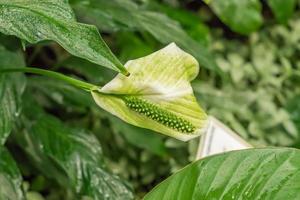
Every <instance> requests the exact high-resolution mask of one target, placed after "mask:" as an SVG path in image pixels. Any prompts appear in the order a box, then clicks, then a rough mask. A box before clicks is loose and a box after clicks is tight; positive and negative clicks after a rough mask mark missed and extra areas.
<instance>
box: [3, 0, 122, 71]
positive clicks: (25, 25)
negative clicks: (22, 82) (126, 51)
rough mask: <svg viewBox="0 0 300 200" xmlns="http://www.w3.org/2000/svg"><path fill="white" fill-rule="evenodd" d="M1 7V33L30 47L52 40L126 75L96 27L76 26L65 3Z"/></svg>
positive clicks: (10, 1)
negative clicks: (25, 42)
mask: <svg viewBox="0 0 300 200" xmlns="http://www.w3.org/2000/svg"><path fill="white" fill-rule="evenodd" d="M0 5H1V8H0V16H1V18H0V32H2V33H4V34H7V35H15V36H17V37H19V38H20V39H22V40H26V41H28V42H30V43H37V42H40V41H44V40H54V41H56V42H57V43H59V44H60V45H61V46H62V47H64V48H65V49H66V50H67V51H68V52H70V53H71V54H73V55H75V56H78V57H81V58H85V59H87V60H89V61H91V62H94V63H96V64H99V65H102V66H105V67H108V68H111V69H114V70H116V71H120V72H122V73H124V74H127V73H128V72H127V71H126V69H125V68H124V67H123V65H122V64H121V63H120V62H119V61H118V59H117V58H116V57H115V56H114V55H113V54H112V52H111V51H110V49H109V48H108V47H107V46H106V44H105V42H104V41H103V40H102V38H101V36H100V34H99V32H98V30H97V29H96V27H94V26H91V25H86V24H81V23H78V22H76V19H75V16H74V13H73V11H72V10H71V8H70V6H69V4H68V3H67V2H66V1H64V0H55V1H47V0H43V1H37V0H27V1H18V0H1V1H0Z"/></svg>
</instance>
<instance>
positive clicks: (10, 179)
mask: <svg viewBox="0 0 300 200" xmlns="http://www.w3.org/2000/svg"><path fill="white" fill-rule="evenodd" d="M21 186H22V176H21V174H20V171H19V169H18V167H17V165H16V163H15V161H14V159H13V158H12V157H11V155H10V153H9V152H8V151H7V150H6V149H5V148H4V147H0V199H3V200H4V199H5V200H16V199H17V200H22V199H24V196H23V191H22V189H21Z"/></svg>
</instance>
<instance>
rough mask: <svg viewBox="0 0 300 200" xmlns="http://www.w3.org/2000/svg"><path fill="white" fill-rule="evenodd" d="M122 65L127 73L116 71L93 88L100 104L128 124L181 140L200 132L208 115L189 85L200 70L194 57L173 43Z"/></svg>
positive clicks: (197, 134) (93, 93) (195, 135)
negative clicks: (104, 83)
mask: <svg viewBox="0 0 300 200" xmlns="http://www.w3.org/2000/svg"><path fill="white" fill-rule="evenodd" d="M125 66H126V67H127V69H128V70H129V71H130V72H131V75H130V77H124V76H122V75H117V76H116V77H115V78H114V79H113V80H112V81H110V82H109V83H107V84H106V85H105V86H104V87H103V88H101V89H98V90H94V91H92V95H93V97H94V99H95V101H96V103H97V104H98V105H99V106H100V107H102V108H103V109H105V110H107V111H108V112H110V113H112V114H113V115H116V116H118V117H119V118H121V119H123V120H124V121H126V122H128V123H130V124H133V125H135V126H139V127H143V128H148V129H151V130H155V131H157V132H160V133H163V134H166V135H169V136H171V137H175V138H177V139H180V140H183V141H186V140H189V139H191V138H194V137H197V136H199V135H200V134H201V132H202V131H203V129H204V128H205V127H206V121H207V120H206V119H207V116H206V114H205V112H204V111H203V110H202V109H201V108H200V106H199V105H198V104H197V101H196V98H195V97H194V94H193V89H192V87H191V85H190V81H191V80H193V79H194V78H195V77H196V76H197V74H198V71H199V67H198V63H197V61H196V60H195V58H193V57H192V56H191V55H189V54H187V53H185V52H184V51H182V50H181V49H180V48H178V47H177V46H176V45H175V44H174V43H173V44H170V45H168V46H167V47H165V48H163V49H161V50H159V51H157V52H155V53H153V54H150V55H148V56H146V57H142V58H139V59H136V60H132V61H129V62H127V63H126V65H125Z"/></svg>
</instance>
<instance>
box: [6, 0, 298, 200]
mask: <svg viewBox="0 0 300 200" xmlns="http://www.w3.org/2000/svg"><path fill="white" fill-rule="evenodd" d="M70 4H71V6H72V8H73V10H74V11H75V14H76V16H77V19H78V20H79V21H80V22H84V23H89V24H94V25H96V26H97V27H98V28H99V30H100V31H101V34H102V36H103V37H104V39H105V41H106V42H107V43H108V45H109V46H110V47H111V49H112V50H113V52H114V53H115V54H116V55H117V57H118V58H119V59H120V60H121V61H122V62H123V63H125V62H126V61H127V60H130V59H135V58H138V57H141V56H145V55H147V54H150V53H152V52H154V51H156V50H158V49H159V48H161V47H163V46H164V45H165V44H167V43H170V42H176V43H177V44H178V45H179V46H181V47H182V48H184V49H185V50H186V51H188V52H189V53H191V54H193V55H194V56H195V57H196V58H197V59H198V61H199V63H200V66H201V71H200V74H199V76H198V77H197V79H196V80H195V81H194V82H193V83H192V84H193V88H194V92H195V94H196V96H197V98H198V101H199V103H200V104H201V105H202V106H203V107H204V108H205V110H206V111H207V112H208V113H209V114H210V115H213V116H215V117H217V118H218V119H220V120H221V121H222V122H224V123H225V124H227V125H228V126H229V127H230V128H232V129H233V130H235V131H236V132H237V133H239V134H240V135H241V137H243V138H244V139H245V140H247V141H248V142H249V143H251V144H252V145H254V146H256V147H261V146H294V147H296V148H300V139H299V138H300V137H299V136H300V103H299V102H300V57H299V53H300V20H299V16H300V12H299V7H300V2H299V1H296V0H284V1H283V0H268V1H267V0H262V1H259V0H226V1H225V0H206V1H205V2H203V1H200V0H184V1H183V0H160V1H159V0H157V1H156V0H110V1H107V0H70ZM0 41H1V44H2V45H3V46H1V48H0V52H1V53H0V56H1V65H2V66H7V67H20V66H34V67H40V68H45V69H50V70H55V71H60V72H62V73H64V74H68V75H70V76H74V77H77V78H81V79H84V80H87V81H89V82H92V83H94V84H98V85H100V86H101V85H104V84H105V83H107V82H108V81H109V80H111V78H112V77H114V76H115V75H116V73H115V72H113V71H111V70H109V69H104V68H99V67H95V65H94V64H92V63H90V62H88V61H85V60H83V59H80V58H77V57H74V56H72V55H70V54H69V53H67V52H66V51H65V50H63V49H62V48H61V47H60V46H59V45H57V44H56V43H53V42H41V43H39V44H37V45H29V44H27V46H26V51H22V49H21V45H20V44H21V43H20V41H19V40H17V39H16V38H13V37H8V36H4V35H1V37H0ZM4 79H5V80H6V81H3V80H4ZM4 82H5V83H4ZM25 86H26V87H25ZM9 87H11V88H9ZM0 88H2V89H1V90H0V91H1V95H0V96H1V106H2V107H1V108H0V113H1V116H5V115H7V116H12V117H6V118H5V119H6V121H5V120H2V121H1V120H0V125H1V129H2V131H1V132H0V133H1V134H2V133H3V134H4V135H5V134H6V135H7V137H8V135H9V132H10V131H11V129H13V127H12V125H10V122H11V121H16V124H15V128H14V131H13V133H12V135H11V136H10V137H9V138H8V142H7V143H6V146H7V148H8V149H9V151H10V153H11V154H12V156H13V157H14V159H15V160H16V161H17V166H18V167H19V169H20V173H21V174H22V176H23V179H24V180H23V182H22V183H21V181H20V179H18V178H16V180H15V183H18V184H22V185H23V189H24V190H26V193H27V197H28V199H36V200H37V199H49V200H50V199H73V198H75V197H74V196H73V194H72V191H76V193H78V194H80V195H81V196H82V198H83V199H88V198H87V197H85V196H93V195H98V194H95V191H96V188H97V187H98V188H99V187H101V188H107V190H110V189H112V187H113V188H117V189H116V191H117V192H118V193H119V194H122V195H125V196H126V197H128V198H131V194H130V192H129V193H128V192H127V190H129V191H130V190H131V189H132V190H133V191H134V193H135V194H136V195H137V196H138V197H142V196H143V195H144V194H145V193H146V192H147V191H149V190H150V189H152V188H153V187H154V186H155V185H156V184H158V183H159V182H161V181H162V180H164V179H165V178H166V177H168V176H169V175H170V174H172V173H173V172H174V171H176V170H178V169H180V168H182V167H183V166H185V165H186V164H188V163H189V162H190V161H193V159H194V156H195V153H196V149H197V145H198V139H195V140H192V141H190V142H188V143H184V142H180V141H177V140H175V139H172V138H167V137H165V136H162V135H160V134H156V133H153V132H152V131H149V130H145V129H141V128H137V127H133V126H131V125H128V124H126V123H124V122H122V121H121V120H119V119H117V118H115V117H113V116H112V115H110V114H109V113H106V112H104V111H103V110H100V108H99V107H97V106H96V105H95V103H94V102H93V100H92V99H91V97H90V95H89V94H87V93H85V92H82V91H80V90H77V89H76V88H73V87H71V86H69V85H66V84H64V83H60V82H59V81H56V80H55V81H53V80H52V79H48V78H45V77H37V76H34V75H26V78H25V76H23V75H20V74H19V75H18V77H17V76H16V75H9V76H5V77H4V76H1V84H0ZM9 91H12V92H9ZM21 94H23V95H22V97H21ZM12 99H13V100H12ZM4 101H7V102H10V103H11V102H13V103H11V104H12V105H11V106H10V110H7V109H6V108H7V107H3V105H7V104H5V103H3V102H4ZM32 105H34V106H32ZM21 108H22V109H21ZM21 110H22V112H21ZM11 113H14V114H13V115H11ZM3 119H4V118H3ZM2 138H6V136H5V137H2ZM14 141H18V142H17V143H15V142H14ZM3 142H4V141H3ZM100 146H101V148H100ZM60 147H66V148H60ZM0 150H1V149H0ZM0 153H1V154H3V155H4V154H5V155H6V154H8V152H6V150H1V152H0ZM28 160H30V161H32V162H28ZM41 160H43V161H44V162H43V163H44V164H42V163H41ZM7 162H13V161H12V160H10V158H8V161H7ZM77 164H78V165H77ZM0 170H1V164H0ZM12 170H13V169H12ZM79 172H81V173H83V174H81V175H80V177H81V178H80V179H78V177H76V176H78V173H79ZM12 173H13V172H12ZM16 173H19V172H16ZM111 173H112V174H114V175H112V174H111ZM95 174H99V176H98V177H105V179H104V178H103V179H104V180H99V178H98V180H96V179H95V180H91V179H93V176H96V175H95ZM115 175H118V176H119V177H120V178H119V177H116V176H115ZM85 182H89V183H93V184H94V185H92V184H90V185H89V186H87V187H86V188H85V187H82V184H83V183H85ZM107 182H109V184H105V183H107ZM119 182H122V186H120V185H119ZM125 182H126V183H125ZM96 183H97V184H101V186H98V185H97V184H96ZM123 183H124V184H123ZM66 185H70V187H62V186H66ZM103 185H104V186H103ZM109 188H110V189H109ZM128 188H131V189H128ZM97 192H99V193H101V191H97ZM123 192H124V193H123ZM112 193H114V192H112ZM99 195H101V194H99ZM107 198H108V197H107Z"/></svg>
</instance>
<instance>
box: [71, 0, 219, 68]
mask: <svg viewBox="0 0 300 200" xmlns="http://www.w3.org/2000/svg"><path fill="white" fill-rule="evenodd" d="M71 4H72V7H73V8H74V10H75V11H76V13H77V14H78V15H79V17H80V18H81V19H82V20H83V21H85V22H99V23H97V26H98V27H99V28H100V29H106V30H112V31H116V30H120V29H131V30H136V29H137V30H140V31H147V32H149V33H150V34H151V35H153V36H154V37H155V38H156V39H157V40H158V41H160V42H161V43H163V44H169V43H171V42H175V43H176V44H177V45H179V46H180V47H181V48H183V49H184V50H185V51H187V52H189V53H191V54H192V55H193V56H194V57H196V58H197V59H198V61H199V63H200V64H201V65H202V66H203V67H205V68H209V69H212V70H215V71H218V68H217V65H216V63H215V61H214V59H213V56H212V54H211V53H210V52H209V51H208V50H207V48H206V47H204V46H203V45H202V44H201V43H199V42H197V41H195V40H193V39H192V38H191V37H190V36H189V35H187V33H186V32H185V31H184V30H183V29H182V28H181V27H180V24H179V23H178V22H177V21H174V20H172V19H170V18H169V17H167V16H166V15H164V14H162V13H158V12H153V11H148V10H144V9H143V8H142V7H141V6H138V5H137V4H135V3H134V2H133V1H130V0H111V1H106V0H88V1H84V2H82V1H78V0H73V1H71Z"/></svg>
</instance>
